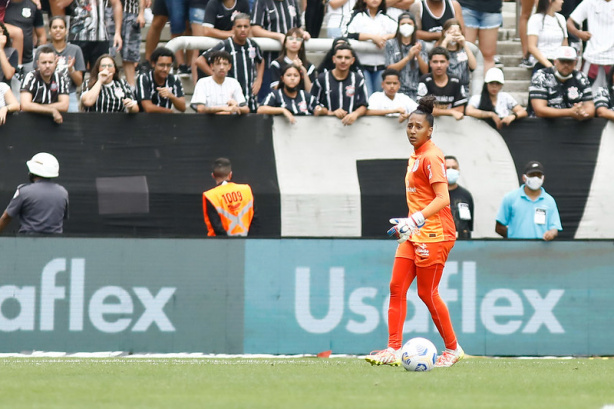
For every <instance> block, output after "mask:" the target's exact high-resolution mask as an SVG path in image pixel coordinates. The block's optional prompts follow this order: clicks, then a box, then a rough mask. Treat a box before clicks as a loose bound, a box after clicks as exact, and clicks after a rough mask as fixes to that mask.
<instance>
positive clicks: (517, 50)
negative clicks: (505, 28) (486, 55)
mask: <svg viewBox="0 0 614 409" xmlns="http://www.w3.org/2000/svg"><path fill="white" fill-rule="evenodd" d="M497 54H499V55H518V56H521V55H522V48H521V46H520V41H514V40H506V41H498V42H497Z"/></svg>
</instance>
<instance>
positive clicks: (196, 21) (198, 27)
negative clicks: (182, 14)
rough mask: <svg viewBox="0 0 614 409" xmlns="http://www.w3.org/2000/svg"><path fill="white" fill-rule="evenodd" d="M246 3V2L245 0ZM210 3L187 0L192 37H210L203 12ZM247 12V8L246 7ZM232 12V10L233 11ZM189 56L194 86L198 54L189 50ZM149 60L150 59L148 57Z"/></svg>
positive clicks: (199, 0)
mask: <svg viewBox="0 0 614 409" xmlns="http://www.w3.org/2000/svg"><path fill="white" fill-rule="evenodd" d="M245 1H247V0H245ZM209 3H210V2H209V1H208V0H188V5H189V8H188V18H189V20H190V30H191V34H192V36H194V37H203V36H205V37H212V36H209V35H206V34H205V26H204V24H205V10H206V9H207V4H209ZM230 3H231V4H230V6H231V7H232V6H233V5H234V4H237V2H235V1H234V0H233V1H231V2H230ZM248 10H249V7H248ZM233 12H234V10H233ZM215 16H217V14H215V15H214V17H215ZM230 27H231V28H232V24H231V25H230ZM231 35H232V33H231V34H229V35H227V36H226V37H224V38H222V39H223V40H224V39H226V38H228V37H230V36H231ZM190 55H191V58H192V60H191V61H190V70H191V71H192V72H191V74H192V81H193V82H194V84H196V81H198V78H199V77H198V76H199V72H198V68H197V66H196V59H197V58H198V56H199V53H198V51H197V50H190ZM150 58H151V57H150Z"/></svg>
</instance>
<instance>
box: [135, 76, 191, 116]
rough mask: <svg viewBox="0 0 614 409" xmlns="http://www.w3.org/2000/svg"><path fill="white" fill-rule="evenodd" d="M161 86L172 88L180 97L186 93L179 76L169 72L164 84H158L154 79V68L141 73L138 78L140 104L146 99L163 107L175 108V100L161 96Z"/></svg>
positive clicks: (136, 92)
mask: <svg viewBox="0 0 614 409" xmlns="http://www.w3.org/2000/svg"><path fill="white" fill-rule="evenodd" d="M159 87H162V88H170V89H171V92H172V93H173V95H175V96H176V97H179V98H181V97H183V95H184V94H183V85H181V80H180V79H179V77H176V76H174V75H173V74H169V75H168V77H167V78H166V81H165V82H164V84H157V83H156V82H155V80H154V73H153V70H150V71H148V72H145V73H143V74H141V75H139V76H138V77H137V79H136V91H135V94H136V100H137V101H138V102H139V104H140V103H141V101H143V100H145V101H151V103H152V104H154V105H157V106H159V107H162V108H168V109H173V101H171V100H170V99H168V98H162V97H160V93H159V92H158V88H159Z"/></svg>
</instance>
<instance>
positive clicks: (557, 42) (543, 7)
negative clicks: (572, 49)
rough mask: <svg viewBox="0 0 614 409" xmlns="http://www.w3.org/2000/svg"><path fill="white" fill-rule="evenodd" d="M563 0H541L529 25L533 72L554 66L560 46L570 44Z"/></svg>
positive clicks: (528, 38)
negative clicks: (563, 11)
mask: <svg viewBox="0 0 614 409" xmlns="http://www.w3.org/2000/svg"><path fill="white" fill-rule="evenodd" d="M562 6H563V0H539V2H538V3H537V10H536V12H535V14H533V15H532V16H531V18H530V19H529V22H528V26H527V41H528V47H529V53H530V54H531V56H530V57H529V60H530V64H531V65H533V73H535V72H536V71H537V70H540V69H542V68H548V67H552V65H553V64H554V57H555V55H556V52H557V51H558V49H559V47H561V46H562V45H569V44H568V42H567V27H566V23H565V17H563V16H562V15H561V14H559V13H558V12H559V11H561V7H562Z"/></svg>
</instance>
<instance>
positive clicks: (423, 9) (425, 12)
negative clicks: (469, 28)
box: [409, 0, 465, 51]
mask: <svg viewBox="0 0 614 409" xmlns="http://www.w3.org/2000/svg"><path fill="white" fill-rule="evenodd" d="M409 11H411V12H412V14H413V15H414V16H416V23H417V24H416V27H417V29H418V33H417V34H418V39H420V40H424V41H426V42H429V43H431V44H432V43H434V42H435V41H437V40H439V38H440V37H441V30H443V23H445V22H446V21H448V20H449V19H451V18H457V19H458V21H459V22H460V25H461V28H462V31H465V22H464V21H463V12H462V9H461V5H460V3H459V2H458V1H456V0H420V1H416V2H415V3H414V4H412V6H411V7H410V9H409ZM427 51H428V50H427Z"/></svg>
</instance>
